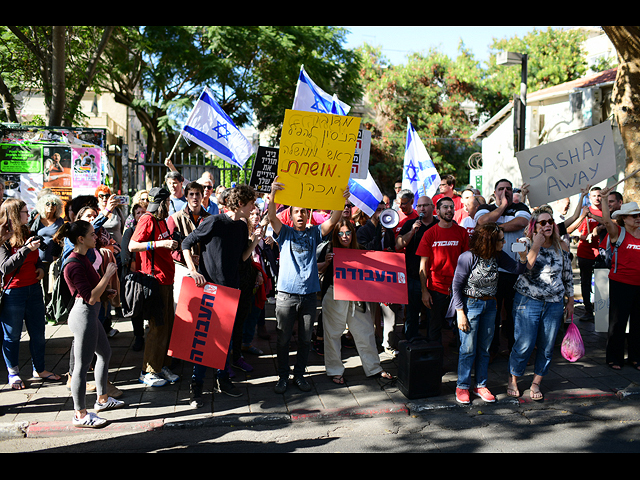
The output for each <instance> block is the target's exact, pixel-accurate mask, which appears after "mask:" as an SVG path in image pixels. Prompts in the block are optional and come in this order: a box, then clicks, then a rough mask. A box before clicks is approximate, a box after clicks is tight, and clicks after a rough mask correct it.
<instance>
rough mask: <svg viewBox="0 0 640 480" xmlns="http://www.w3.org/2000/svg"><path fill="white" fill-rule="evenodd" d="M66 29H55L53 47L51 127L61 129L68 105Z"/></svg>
mask: <svg viewBox="0 0 640 480" xmlns="http://www.w3.org/2000/svg"><path fill="white" fill-rule="evenodd" d="M66 33H67V32H66V27H64V26H62V27H60V26H58V27H53V35H52V45H53V52H52V53H53V55H52V62H51V86H52V87H53V92H52V93H53V101H52V102H51V111H50V112H49V126H50V127H59V126H61V125H62V119H63V117H64V109H65V104H66V82H65V64H66V52H65V37H66Z"/></svg>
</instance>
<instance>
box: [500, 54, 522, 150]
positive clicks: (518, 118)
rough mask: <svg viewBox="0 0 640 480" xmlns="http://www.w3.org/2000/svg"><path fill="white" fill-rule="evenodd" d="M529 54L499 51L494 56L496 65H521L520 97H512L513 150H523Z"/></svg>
mask: <svg viewBox="0 0 640 480" xmlns="http://www.w3.org/2000/svg"><path fill="white" fill-rule="evenodd" d="M528 61H529V55H527V54H526V53H515V52H500V53H498V55H497V56H496V63H497V64H498V65H505V66H511V65H522V80H521V82H520V97H518V95H514V98H513V113H514V115H513V135H514V151H515V152H521V151H522V150H524V134H525V118H526V108H527V64H528Z"/></svg>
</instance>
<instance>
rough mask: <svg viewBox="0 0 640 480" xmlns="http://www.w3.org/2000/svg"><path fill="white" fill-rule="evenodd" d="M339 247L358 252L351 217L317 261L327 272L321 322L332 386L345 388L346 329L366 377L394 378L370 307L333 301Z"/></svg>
mask: <svg viewBox="0 0 640 480" xmlns="http://www.w3.org/2000/svg"><path fill="white" fill-rule="evenodd" d="M337 248H351V249H359V248H360V246H359V245H358V241H357V240H356V230H355V227H354V225H353V222H352V221H351V220H350V219H349V218H342V219H341V220H340V222H339V223H338V224H337V225H336V227H335V228H334V230H333V235H332V238H331V245H330V247H329V249H328V251H327V254H326V258H325V259H322V258H318V270H319V272H320V273H324V280H323V284H322V292H323V295H322V322H323V327H324V363H325V367H326V369H327V375H328V376H329V377H331V379H332V381H333V383H335V384H337V385H344V376H343V374H344V370H345V368H344V364H343V363H342V355H341V347H342V344H341V338H342V334H343V333H344V331H345V329H346V328H347V327H349V332H351V334H352V335H353V339H354V340H355V344H356V348H357V349H358V354H359V355H360V360H361V361H362V368H363V369H364V373H365V375H366V376H367V377H381V378H386V379H391V378H392V377H391V375H390V374H389V373H387V372H385V371H383V369H382V366H381V365H380V356H379V355H378V348H377V346H376V340H375V330H374V324H373V319H372V318H371V309H370V308H369V306H368V304H366V303H361V302H349V301H346V300H334V298H333V257H334V253H333V252H334V250H335V249H337Z"/></svg>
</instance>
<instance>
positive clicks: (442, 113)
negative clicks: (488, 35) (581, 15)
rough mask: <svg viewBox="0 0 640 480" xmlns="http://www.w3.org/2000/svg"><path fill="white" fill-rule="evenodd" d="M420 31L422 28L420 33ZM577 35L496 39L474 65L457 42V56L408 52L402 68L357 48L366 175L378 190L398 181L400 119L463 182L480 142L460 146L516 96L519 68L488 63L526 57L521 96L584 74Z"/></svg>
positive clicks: (534, 34) (403, 133) (401, 146)
mask: <svg viewBox="0 0 640 480" xmlns="http://www.w3.org/2000/svg"><path fill="white" fill-rule="evenodd" d="M427 28H428V27H427ZM583 39H584V38H583V36H582V34H581V33H579V32H577V31H561V30H553V29H551V28H549V29H548V30H547V31H537V30H536V31H533V32H531V33H530V34H528V35H527V36H525V37H524V38H522V39H520V38H518V37H514V38H511V39H503V40H496V39H494V43H493V45H491V57H490V60H489V62H488V63H487V64H486V65H481V62H479V61H478V60H477V59H476V58H475V57H474V55H473V54H472V53H471V52H470V51H469V50H468V49H467V48H466V47H465V45H464V43H462V42H461V43H460V45H459V48H458V52H459V53H458V57H457V58H455V59H451V58H449V57H448V56H446V55H444V54H442V53H441V52H440V51H438V50H430V51H428V52H426V53H425V54H412V55H411V56H410V57H408V58H407V61H406V63H405V64H404V65H397V66H393V65H389V63H388V61H387V60H386V59H385V58H384V57H383V56H382V55H381V53H380V50H379V49H375V48H373V47H371V46H367V45H365V46H364V47H363V48H361V49H360V50H359V53H360V55H361V57H362V64H363V73H362V77H363V79H364V81H365V92H366V96H367V99H368V101H369V103H370V104H371V105H372V110H373V111H372V112H371V113H370V114H369V115H368V116H367V117H366V118H365V123H368V125H369V127H370V129H371V130H372V131H373V133H374V135H373V136H374V140H373V145H372V158H371V172H372V174H373V175H374V176H376V178H377V179H378V182H379V184H380V186H381V188H382V189H383V190H385V191H391V190H390V189H391V187H392V186H393V183H394V182H396V181H398V180H399V178H400V177H401V175H402V169H403V168H402V166H403V162H404V149H405V145H406V131H407V118H410V119H411V121H412V123H413V125H414V126H415V128H416V131H417V132H418V135H419V136H420V139H421V140H422V141H423V143H424V144H425V147H426V148H427V151H428V152H429V154H430V155H431V158H432V159H433V162H434V164H435V166H436V168H437V169H438V171H439V173H440V174H441V175H444V174H454V175H456V177H457V178H458V179H459V181H458V184H459V185H461V184H464V183H466V182H467V180H468V165H467V162H468V159H469V157H470V156H471V154H472V153H474V152H479V151H480V144H479V143H473V142H471V141H470V140H468V139H469V138H470V137H471V135H472V134H473V132H474V131H475V130H476V129H477V128H478V126H479V125H480V122H481V119H482V118H484V119H487V118H490V117H492V116H493V115H495V114H496V113H497V112H498V111H499V110H501V109H502V108H503V107H504V106H505V105H506V104H507V103H508V102H509V101H510V100H511V99H512V98H513V95H514V93H518V92H519V91H520V80H521V69H520V68H519V67H504V66H499V65H496V54H497V53H498V52H501V51H513V52H518V53H527V54H528V55H529V68H528V84H529V91H536V90H539V89H542V88H547V87H549V86H553V85H558V84H561V83H564V82H568V81H571V80H573V79H576V78H579V77H581V76H582V75H584V73H585V71H586V61H585V58H584V54H583V52H582V50H581V43H582V41H583Z"/></svg>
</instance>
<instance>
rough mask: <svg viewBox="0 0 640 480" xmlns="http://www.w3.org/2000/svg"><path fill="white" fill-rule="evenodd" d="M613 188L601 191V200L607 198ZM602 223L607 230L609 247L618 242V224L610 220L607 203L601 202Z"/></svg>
mask: <svg viewBox="0 0 640 480" xmlns="http://www.w3.org/2000/svg"><path fill="white" fill-rule="evenodd" d="M615 188H616V187H615V186H613V187H609V188H605V189H604V190H602V198H608V197H609V194H610V193H611V192H613V191H614V190H615ZM602 223H603V224H604V226H605V227H606V228H607V233H608V234H609V240H610V241H611V245H613V244H614V243H616V242H617V241H618V238H620V230H619V229H618V224H617V223H616V222H614V221H613V220H612V219H611V211H610V210H609V202H607V201H604V202H602Z"/></svg>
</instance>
